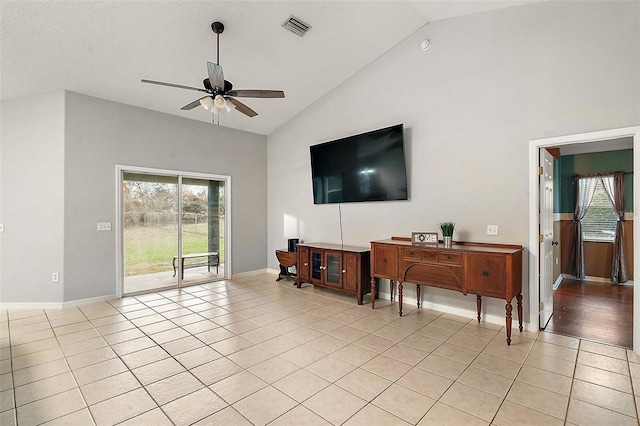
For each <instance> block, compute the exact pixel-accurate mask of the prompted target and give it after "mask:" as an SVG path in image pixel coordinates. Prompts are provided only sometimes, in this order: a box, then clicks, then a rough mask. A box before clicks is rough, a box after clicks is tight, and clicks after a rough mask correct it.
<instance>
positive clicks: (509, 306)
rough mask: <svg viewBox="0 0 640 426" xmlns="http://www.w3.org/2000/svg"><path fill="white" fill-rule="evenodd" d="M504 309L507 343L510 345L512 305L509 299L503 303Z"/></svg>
mask: <svg viewBox="0 0 640 426" xmlns="http://www.w3.org/2000/svg"><path fill="white" fill-rule="evenodd" d="M505 310H506V311H507V315H506V318H507V324H506V327H507V345H511V311H512V310H513V306H511V301H508V302H507V304H506V305H505Z"/></svg>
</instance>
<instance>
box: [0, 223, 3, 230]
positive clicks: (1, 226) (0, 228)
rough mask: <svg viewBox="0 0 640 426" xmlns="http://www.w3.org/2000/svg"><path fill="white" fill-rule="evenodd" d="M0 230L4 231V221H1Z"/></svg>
mask: <svg viewBox="0 0 640 426" xmlns="http://www.w3.org/2000/svg"><path fill="white" fill-rule="evenodd" d="M0 232H4V223H0Z"/></svg>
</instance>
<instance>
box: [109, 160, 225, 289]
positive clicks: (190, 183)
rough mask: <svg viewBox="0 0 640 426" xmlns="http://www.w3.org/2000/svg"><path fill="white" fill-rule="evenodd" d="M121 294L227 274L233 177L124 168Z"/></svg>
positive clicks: (120, 170)
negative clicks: (229, 212)
mask: <svg viewBox="0 0 640 426" xmlns="http://www.w3.org/2000/svg"><path fill="white" fill-rule="evenodd" d="M118 180H119V185H118V186H119V195H120V196H119V206H118V211H119V217H118V234H117V235H118V237H119V242H118V251H119V253H118V260H119V263H120V265H119V271H120V273H119V284H118V289H119V291H118V294H119V295H121V296H122V295H132V294H140V293H145V292H149V291H158V290H165V289H173V288H180V287H182V286H185V285H193V284H202V283H206V282H212V281H217V280H222V279H225V278H227V274H228V271H229V265H230V259H229V256H228V253H229V250H228V243H229V240H230V239H229V229H230V226H229V223H228V220H227V217H228V211H229V209H228V206H229V202H228V200H229V187H230V178H229V177H225V176H215V175H202V174H197V173H184V172H174V171H166V170H155V169H144V168H133V167H119V168H118Z"/></svg>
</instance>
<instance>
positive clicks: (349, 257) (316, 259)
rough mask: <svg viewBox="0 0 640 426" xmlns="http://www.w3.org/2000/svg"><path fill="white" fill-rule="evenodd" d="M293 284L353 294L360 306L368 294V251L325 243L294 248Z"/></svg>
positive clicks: (301, 245)
mask: <svg viewBox="0 0 640 426" xmlns="http://www.w3.org/2000/svg"><path fill="white" fill-rule="evenodd" d="M297 251H298V262H297V266H296V268H297V277H296V284H297V286H298V288H300V286H301V284H302V283H303V282H306V283H311V284H313V285H314V286H317V287H326V288H330V289H332V290H338V291H342V292H344V293H349V294H355V295H356V298H357V300H358V305H362V299H363V297H364V295H365V294H367V293H370V292H371V276H370V275H369V270H370V267H369V256H370V251H369V249H368V248H366V247H352V246H342V245H339V244H325V243H300V244H298V247H297Z"/></svg>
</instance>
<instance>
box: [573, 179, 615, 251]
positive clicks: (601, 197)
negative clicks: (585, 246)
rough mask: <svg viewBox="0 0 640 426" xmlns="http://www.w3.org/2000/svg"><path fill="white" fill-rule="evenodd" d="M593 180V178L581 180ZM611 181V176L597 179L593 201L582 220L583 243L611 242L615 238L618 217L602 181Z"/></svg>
mask: <svg viewBox="0 0 640 426" xmlns="http://www.w3.org/2000/svg"><path fill="white" fill-rule="evenodd" d="M581 179H593V178H581ZM603 179H606V180H611V181H613V176H604V177H602V178H598V179H597V183H596V188H595V192H594V193H593V199H592V200H591V204H590V205H589V207H588V209H587V213H586V214H585V216H584V218H583V219H582V235H583V238H584V240H585V241H601V242H611V243H612V242H613V241H614V239H615V236H616V223H617V222H618V217H617V216H616V212H615V211H614V209H613V205H612V204H611V201H609V197H608V196H607V192H606V190H605V189H604V186H603V185H602V180H603Z"/></svg>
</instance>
